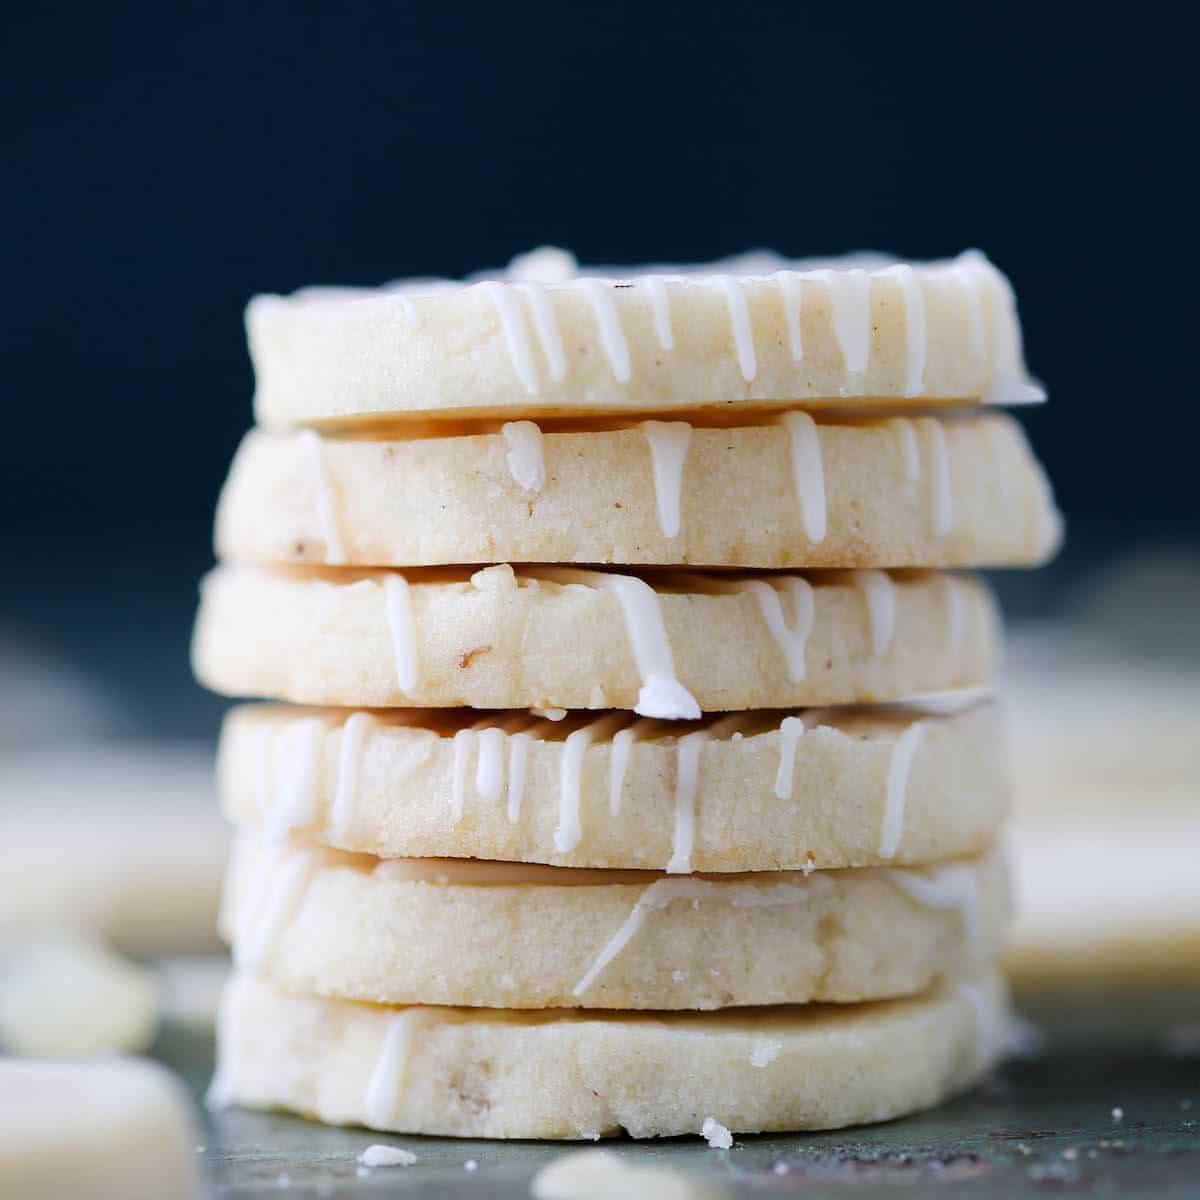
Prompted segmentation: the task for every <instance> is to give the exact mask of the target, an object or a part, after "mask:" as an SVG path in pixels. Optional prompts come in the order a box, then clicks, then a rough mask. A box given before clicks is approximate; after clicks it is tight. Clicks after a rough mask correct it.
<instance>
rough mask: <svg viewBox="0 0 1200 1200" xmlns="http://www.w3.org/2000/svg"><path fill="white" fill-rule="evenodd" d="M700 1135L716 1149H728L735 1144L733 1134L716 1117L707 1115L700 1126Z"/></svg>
mask: <svg viewBox="0 0 1200 1200" xmlns="http://www.w3.org/2000/svg"><path fill="white" fill-rule="evenodd" d="M700 1136H701V1137H702V1138H703V1139H704V1140H705V1141H706V1142H707V1143H708V1144H709V1146H711V1147H712V1148H713V1149H714V1150H728V1149H729V1147H730V1146H732V1145H733V1134H732V1133H730V1132H729V1130H728V1129H726V1128H725V1126H724V1125H722V1124H721V1122H720V1121H718V1120H717V1119H716V1117H705V1118H704V1124H703V1125H701V1126H700Z"/></svg>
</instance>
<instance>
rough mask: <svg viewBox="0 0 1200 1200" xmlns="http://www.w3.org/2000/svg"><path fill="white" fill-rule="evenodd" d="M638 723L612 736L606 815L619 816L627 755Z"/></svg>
mask: <svg viewBox="0 0 1200 1200" xmlns="http://www.w3.org/2000/svg"><path fill="white" fill-rule="evenodd" d="M640 724H641V722H640V721H639V722H638V723H637V724H635V725H631V726H629V728H628V729H618V730H617V732H616V733H614V734H613V741H612V750H611V751H610V752H609V768H608V815H609V816H610V817H619V816H620V815H621V793H622V791H623V789H624V787H625V772H626V771H627V770H628V769H629V754H630V751H631V750H632V749H633V743H634V741H635V740H636V739H637V736H638V726H639V725H640Z"/></svg>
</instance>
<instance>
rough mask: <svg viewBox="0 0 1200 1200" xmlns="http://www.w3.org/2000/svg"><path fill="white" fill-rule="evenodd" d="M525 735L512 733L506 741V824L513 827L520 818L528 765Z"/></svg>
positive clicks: (527, 738)
mask: <svg viewBox="0 0 1200 1200" xmlns="http://www.w3.org/2000/svg"><path fill="white" fill-rule="evenodd" d="M529 742H530V737H529V734H527V733H514V734H513V735H512V736H511V737H510V738H509V739H508V812H507V815H508V823H509V824H510V825H515V824H516V822H517V821H518V820H519V819H520V816H521V799H522V797H523V796H524V794H525V772H526V770H527V769H528V763H529Z"/></svg>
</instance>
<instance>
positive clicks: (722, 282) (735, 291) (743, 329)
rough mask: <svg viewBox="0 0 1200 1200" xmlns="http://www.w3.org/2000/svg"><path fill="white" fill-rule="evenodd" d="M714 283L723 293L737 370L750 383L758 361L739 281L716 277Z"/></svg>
mask: <svg viewBox="0 0 1200 1200" xmlns="http://www.w3.org/2000/svg"><path fill="white" fill-rule="evenodd" d="M716 281H717V286H718V287H719V288H720V289H721V291H723V292H724V293H725V304H726V306H727V307H728V309H729V326H730V328H731V330H732V331H733V346H734V350H735V351H736V353H737V360H738V368H739V369H740V370H741V372H742V378H743V379H744V380H745V381H746V382H747V383H752V382H753V380H754V376H755V375H757V374H758V360H757V358H756V357H755V354H754V330H753V327H752V326H751V324H750V310H749V309H748V308H747V307H746V296H745V293H744V292H743V291H742V284H741V281H740V280H739V279H738V278H737V277H736V276H734V275H718V276H717V277H716Z"/></svg>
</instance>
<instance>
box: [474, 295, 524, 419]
mask: <svg viewBox="0 0 1200 1200" xmlns="http://www.w3.org/2000/svg"><path fill="white" fill-rule="evenodd" d="M479 286H480V287H481V288H483V290H484V294H485V295H486V296H488V298H489V299H490V300H491V301H492V303H493V304H494V305H495V306H496V312H497V314H498V315H499V317H500V327H501V328H502V329H503V331H504V343H505V345H506V346H507V347H508V357H509V359H510V360H511V361H512V365H513V370H514V371H515V372H516V373H517V378H518V379H520V381H521V383H522V384H524V386H525V390H526V391H527V392H528V393H529V394H530V395H531V396H533V395H536V394H537V391H538V375H537V366H536V364H535V363H534V361H533V350H532V349H531V348H530V345H529V337H528V335H527V334H526V331H525V322H524V321H523V320H522V319H521V310H520V309H519V308H518V307H517V303H516V299H515V297H514V295H513V292H512V289H511V288H510V287H509V286H508V285H507V284H503V283H496V282H495V281H489V282H487V283H481V284H480V285H479Z"/></svg>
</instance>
